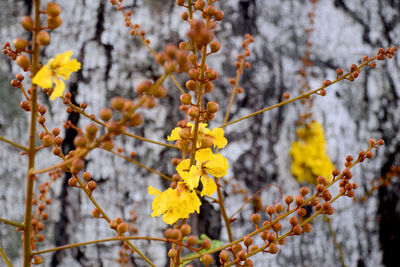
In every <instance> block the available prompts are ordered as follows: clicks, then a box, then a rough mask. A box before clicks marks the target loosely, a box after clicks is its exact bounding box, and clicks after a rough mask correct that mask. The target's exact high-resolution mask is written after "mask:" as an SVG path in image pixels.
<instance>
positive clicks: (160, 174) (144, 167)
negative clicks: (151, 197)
mask: <svg viewBox="0 0 400 267" xmlns="http://www.w3.org/2000/svg"><path fill="white" fill-rule="evenodd" d="M103 149H104V150H106V151H108V152H111V153H113V154H114V155H117V156H118V157H121V158H123V159H125V160H127V161H129V162H131V163H133V164H135V165H137V166H139V167H141V168H143V169H145V170H148V171H149V172H152V173H154V174H157V175H158V176H160V177H161V178H164V179H165V180H168V181H170V182H172V178H171V177H169V176H168V175H165V174H163V173H161V172H159V171H157V170H154V169H152V168H150V167H147V166H146V165H144V164H142V163H140V162H138V161H136V160H134V159H132V158H129V157H127V156H124V155H121V154H120V153H118V152H115V151H113V150H111V149H105V148H104V147H103Z"/></svg>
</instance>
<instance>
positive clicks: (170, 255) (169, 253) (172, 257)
mask: <svg viewBox="0 0 400 267" xmlns="http://www.w3.org/2000/svg"><path fill="white" fill-rule="evenodd" d="M176 255H177V251H176V249H174V248H171V249H170V250H169V251H168V257H169V258H170V259H174V258H175V257H176Z"/></svg>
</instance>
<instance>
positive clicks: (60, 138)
mask: <svg viewBox="0 0 400 267" xmlns="http://www.w3.org/2000/svg"><path fill="white" fill-rule="evenodd" d="M62 142H63V139H62V137H61V136H57V137H56V138H54V143H56V145H58V146H59V145H61V143H62Z"/></svg>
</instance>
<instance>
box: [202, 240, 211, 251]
mask: <svg viewBox="0 0 400 267" xmlns="http://www.w3.org/2000/svg"><path fill="white" fill-rule="evenodd" d="M211 246H212V242H211V240H210V239H204V240H203V242H202V243H201V247H202V248H204V249H210V248H211Z"/></svg>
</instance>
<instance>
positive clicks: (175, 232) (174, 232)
mask: <svg viewBox="0 0 400 267" xmlns="http://www.w3.org/2000/svg"><path fill="white" fill-rule="evenodd" d="M179 234H180V232H179V230H178V229H172V230H171V233H170V235H169V238H171V239H173V240H177V239H178V238H179Z"/></svg>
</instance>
